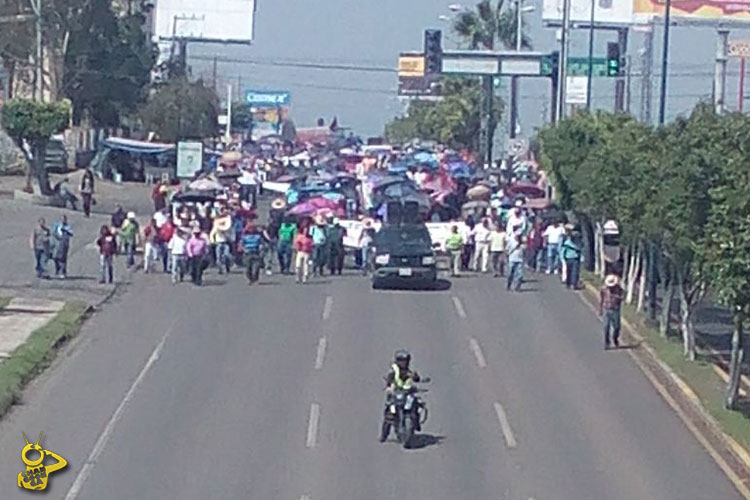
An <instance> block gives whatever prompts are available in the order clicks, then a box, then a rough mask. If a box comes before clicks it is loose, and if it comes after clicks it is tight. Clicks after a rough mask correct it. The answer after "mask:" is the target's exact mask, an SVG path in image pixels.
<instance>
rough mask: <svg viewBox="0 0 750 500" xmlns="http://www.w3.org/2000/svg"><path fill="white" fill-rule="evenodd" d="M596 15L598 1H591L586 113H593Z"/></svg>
mask: <svg viewBox="0 0 750 500" xmlns="http://www.w3.org/2000/svg"><path fill="white" fill-rule="evenodd" d="M595 13H596V0H591V19H590V22H589V67H588V69H587V71H586V74H587V75H588V80H587V81H586V111H591V80H592V78H591V77H592V76H594V75H593V73H594V15H595Z"/></svg>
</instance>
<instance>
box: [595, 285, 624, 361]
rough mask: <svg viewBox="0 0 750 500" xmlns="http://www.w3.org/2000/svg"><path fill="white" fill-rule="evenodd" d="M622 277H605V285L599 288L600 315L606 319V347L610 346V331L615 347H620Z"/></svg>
mask: <svg viewBox="0 0 750 500" xmlns="http://www.w3.org/2000/svg"><path fill="white" fill-rule="evenodd" d="M623 295H624V293H623V289H622V287H621V286H620V277H619V276H617V275H616V274H610V275H608V276H607V277H606V278H604V286H602V288H601V289H600V290H599V316H601V317H602V319H603V320H604V348H605V349H609V347H610V342H609V339H610V333H611V334H612V342H614V344H615V348H617V347H620V305H621V304H622V299H623Z"/></svg>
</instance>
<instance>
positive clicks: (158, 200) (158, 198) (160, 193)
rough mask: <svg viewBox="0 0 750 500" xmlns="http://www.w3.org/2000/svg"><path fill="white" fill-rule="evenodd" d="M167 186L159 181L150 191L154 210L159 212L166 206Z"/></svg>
mask: <svg viewBox="0 0 750 500" xmlns="http://www.w3.org/2000/svg"><path fill="white" fill-rule="evenodd" d="M168 193H169V188H168V187H167V185H166V184H162V183H159V184H157V185H156V186H154V189H153V190H152V191H151V200H152V201H153V202H154V212H160V211H162V210H164V207H166V206H167V194H168Z"/></svg>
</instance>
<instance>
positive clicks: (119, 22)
mask: <svg viewBox="0 0 750 500" xmlns="http://www.w3.org/2000/svg"><path fill="white" fill-rule="evenodd" d="M58 1H60V0H58ZM136 3H138V4H140V3H141V2H136ZM145 20H146V19H145V16H144V15H143V14H142V11H141V9H140V8H139V9H130V10H129V13H127V14H126V15H124V16H117V15H116V14H115V12H114V11H113V8H112V4H111V1H110V0H91V1H89V2H87V3H86V5H85V6H84V7H83V8H82V9H81V10H80V12H79V13H78V16H77V18H76V19H75V23H74V24H73V25H72V26H71V29H70V31H69V40H68V43H67V47H66V50H65V53H64V74H63V78H62V88H61V92H62V94H63V95H65V96H66V97H69V98H70V99H71V101H72V102H73V122H74V123H79V122H80V120H81V119H82V118H83V117H84V116H88V117H90V118H91V121H92V122H93V124H94V125H97V126H117V125H119V124H120V122H121V118H122V117H123V116H124V115H127V114H129V113H132V112H134V111H135V109H136V107H137V106H138V105H139V104H141V103H142V102H143V101H144V100H145V98H146V97H147V93H146V90H147V88H148V85H149V83H150V76H151V69H152V67H153V65H154V63H155V62H156V50H155V46H154V44H153V43H152V42H151V41H150V40H149V39H148V36H147V34H146V31H145V30H144V29H143V27H144V23H145Z"/></svg>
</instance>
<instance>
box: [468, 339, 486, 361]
mask: <svg viewBox="0 0 750 500" xmlns="http://www.w3.org/2000/svg"><path fill="white" fill-rule="evenodd" d="M469 347H470V348H471V352H473V353H474V357H475V358H476V359H477V365H479V368H485V367H486V366H487V360H485V359H484V353H483V352H482V347H481V346H480V345H479V342H478V341H477V339H475V338H474V337H472V338H470V339H469Z"/></svg>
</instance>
